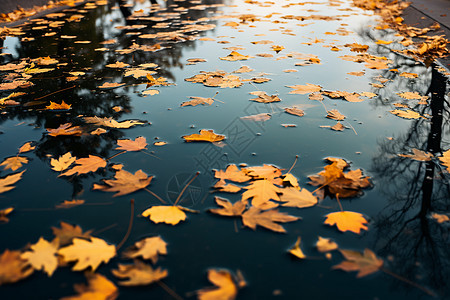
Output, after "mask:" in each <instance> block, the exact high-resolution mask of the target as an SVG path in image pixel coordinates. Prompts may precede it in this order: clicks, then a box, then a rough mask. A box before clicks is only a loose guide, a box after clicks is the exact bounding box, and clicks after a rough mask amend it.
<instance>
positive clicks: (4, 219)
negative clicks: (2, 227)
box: [0, 207, 14, 223]
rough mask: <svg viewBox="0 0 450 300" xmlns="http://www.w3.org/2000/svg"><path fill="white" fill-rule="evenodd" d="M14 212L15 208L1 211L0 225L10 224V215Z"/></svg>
mask: <svg viewBox="0 0 450 300" xmlns="http://www.w3.org/2000/svg"><path fill="white" fill-rule="evenodd" d="M13 211H14V207H8V208H5V209H1V210H0V223H8V222H9V219H8V215H9V214H10V213H12V212H13Z"/></svg>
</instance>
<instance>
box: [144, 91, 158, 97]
mask: <svg viewBox="0 0 450 300" xmlns="http://www.w3.org/2000/svg"><path fill="white" fill-rule="evenodd" d="M158 94H159V91H158V90H145V91H143V92H142V95H150V96H153V95H158Z"/></svg>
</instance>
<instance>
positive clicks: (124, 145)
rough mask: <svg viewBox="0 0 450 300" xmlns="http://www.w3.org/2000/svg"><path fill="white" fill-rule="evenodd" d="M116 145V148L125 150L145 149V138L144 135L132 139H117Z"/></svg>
mask: <svg viewBox="0 0 450 300" xmlns="http://www.w3.org/2000/svg"><path fill="white" fill-rule="evenodd" d="M117 145H118V146H119V147H117V148H116V150H125V151H141V150H143V149H147V145H148V144H147V140H146V139H145V137H142V136H140V137H137V138H135V139H134V141H133V140H129V139H125V140H117Z"/></svg>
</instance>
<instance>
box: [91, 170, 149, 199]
mask: <svg viewBox="0 0 450 300" xmlns="http://www.w3.org/2000/svg"><path fill="white" fill-rule="evenodd" d="M114 178H115V179H104V180H103V181H104V182H105V183H106V185H100V184H94V187H93V189H94V190H101V191H104V192H117V193H116V194H115V195H114V197H117V196H122V195H126V194H130V193H133V192H135V191H138V190H140V189H143V188H145V187H147V186H148V185H149V184H150V181H151V180H152V179H153V176H150V177H148V176H147V174H145V173H144V172H143V171H142V170H138V171H136V173H134V175H133V174H132V173H130V172H127V171H125V170H119V171H117V172H116V174H115V175H114Z"/></svg>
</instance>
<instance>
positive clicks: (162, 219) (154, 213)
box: [142, 205, 186, 225]
mask: <svg viewBox="0 0 450 300" xmlns="http://www.w3.org/2000/svg"><path fill="white" fill-rule="evenodd" d="M142 216H143V217H149V218H150V220H152V221H153V222H155V223H166V224H172V225H177V224H178V223H180V222H181V221H184V220H186V214H185V213H184V211H182V210H181V209H180V208H179V207H178V206H164V205H161V206H152V207H150V208H148V209H146V210H145V211H144V212H142Z"/></svg>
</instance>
